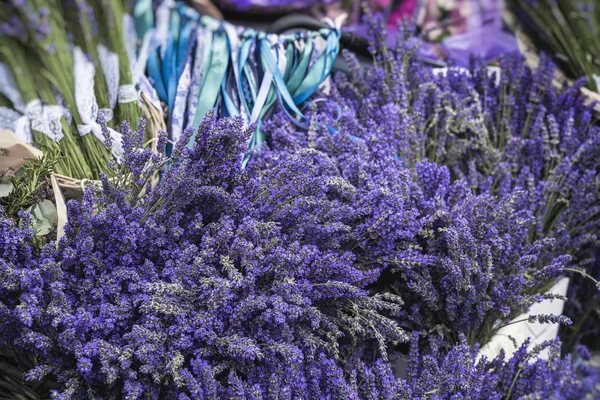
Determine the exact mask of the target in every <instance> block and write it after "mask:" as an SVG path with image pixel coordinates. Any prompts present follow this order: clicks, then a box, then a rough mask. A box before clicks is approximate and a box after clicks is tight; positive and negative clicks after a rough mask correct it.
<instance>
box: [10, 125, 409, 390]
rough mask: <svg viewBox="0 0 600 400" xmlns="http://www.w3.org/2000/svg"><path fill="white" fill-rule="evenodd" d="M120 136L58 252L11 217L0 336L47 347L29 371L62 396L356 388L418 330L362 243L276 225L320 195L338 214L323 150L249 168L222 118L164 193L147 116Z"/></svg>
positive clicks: (234, 131)
mask: <svg viewBox="0 0 600 400" xmlns="http://www.w3.org/2000/svg"><path fill="white" fill-rule="evenodd" d="M123 131H124V132H127V134H126V135H124V138H125V139H124V147H125V151H126V155H125V157H124V160H123V164H122V165H123V167H122V168H123V170H122V171H120V172H116V173H115V178H114V180H112V181H109V180H107V179H106V178H105V177H103V180H102V191H101V192H100V191H93V190H89V191H86V193H85V195H84V198H83V200H82V201H81V202H70V203H69V224H68V226H67V227H66V234H65V237H64V239H62V240H61V242H60V243H59V246H58V249H56V250H55V248H54V246H53V245H48V246H46V247H44V248H43V249H42V250H41V252H40V253H39V254H38V253H36V252H34V251H33V249H32V248H31V246H30V244H29V239H28V237H29V236H28V235H29V233H28V232H29V231H28V228H27V227H26V226H25V227H23V228H19V227H17V226H16V225H15V224H14V223H12V222H11V221H10V220H7V219H0V224H1V226H2V240H3V242H2V245H1V246H0V248H1V249H2V253H1V254H0V255H1V257H0V265H1V268H0V276H1V278H2V279H0V282H2V283H1V284H0V299H1V303H0V304H1V306H0V320H1V321H2V323H1V324H0V326H2V327H9V326H10V327H11V328H10V329H2V330H1V331H0V341H1V342H2V343H3V344H4V345H10V346H13V347H14V348H15V349H17V350H20V351H22V352H25V353H27V354H31V355H34V356H35V359H36V360H37V361H36V365H35V366H34V368H33V369H31V370H30V371H29V372H28V373H27V374H26V377H27V379H34V380H35V379H43V378H44V377H46V378H52V377H55V379H56V380H57V381H58V382H59V383H61V384H62V385H63V389H62V390H60V391H58V392H56V393H55V396H56V397H57V398H98V397H104V398H122V397H128V398H141V397H144V398H181V399H185V398H198V397H210V398H230V397H240V398H242V397H246V398H280V397H281V396H284V397H285V398H293V397H305V396H308V397H310V398H323V397H331V398H356V396H357V393H358V391H359V389H358V387H359V386H360V382H361V381H362V378H361V377H357V375H356V374H357V370H355V367H354V365H355V362H350V360H356V359H357V358H359V359H360V358H362V355H363V354H376V355H377V357H376V358H384V359H385V357H386V349H385V347H386V346H387V345H388V344H389V343H393V342H401V341H406V340H408V335H407V334H406V333H404V331H403V330H402V329H401V328H399V327H398V325H397V324H396V323H395V322H393V321H392V320H391V319H390V318H388V317H387V316H386V315H387V314H391V315H396V314H398V313H399V312H400V307H401V300H400V299H399V298H398V296H394V295H392V294H374V295H371V294H369V292H368V291H367V290H366V289H365V287H366V285H367V284H368V283H369V282H371V281H372V280H373V274H372V271H371V269H367V268H364V267H363V266H361V265H360V264H357V263H356V257H355V255H354V254H353V253H352V252H351V251H348V250H342V249H340V248H338V249H335V247H336V246H335V244H334V243H330V244H328V245H327V246H319V245H317V244H315V243H313V242H312V241H313V238H312V237H311V236H310V235H308V233H307V237H306V238H302V235H301V234H300V232H298V233H297V234H294V233H293V232H290V231H288V230H287V228H286V227H284V226H282V225H283V223H280V221H281V219H280V218H278V215H279V216H282V215H285V214H287V213H288V211H289V212H291V211H292V210H291V208H295V209H296V212H297V213H298V214H303V211H302V207H305V206H308V205H309V204H315V206H317V207H320V209H324V208H325V207H327V208H329V214H330V218H331V217H333V214H334V213H335V212H336V210H335V208H334V207H335V205H337V204H339V203H343V202H344V201H345V200H344V199H345V198H346V197H347V196H348V195H351V194H350V193H348V192H347V188H348V185H347V184H345V183H344V180H343V179H342V178H341V177H339V176H338V175H337V174H336V171H335V169H331V168H329V164H328V162H327V159H326V157H323V156H322V155H319V154H318V153H317V152H314V151H302V152H298V153H296V154H290V155H285V154H282V157H281V159H280V160H279V161H275V160H271V162H270V163H269V165H268V168H266V166H267V164H264V163H261V162H259V161H258V158H257V160H256V161H257V162H256V163H254V164H253V166H252V167H248V168H247V169H246V170H243V169H242V167H241V160H242V155H243V153H244V149H245V146H246V141H247V139H248V137H249V132H248V131H245V130H244V129H243V128H242V122H241V120H239V119H238V120H216V119H215V118H214V117H210V118H207V119H205V120H204V122H203V123H202V125H201V127H200V129H199V133H198V135H197V137H198V140H197V142H196V145H195V146H194V148H193V149H192V150H188V149H187V148H186V146H185V144H186V143H188V140H189V137H190V136H191V132H189V131H188V132H187V133H186V137H185V138H184V139H182V141H181V142H180V145H179V146H178V147H177V148H176V149H175V151H174V156H173V158H172V160H171V162H172V164H173V165H175V166H176V168H173V169H171V170H169V171H167V172H166V173H165V174H164V175H163V178H162V182H161V183H160V184H159V185H158V186H157V187H156V188H154V189H152V187H151V186H150V185H148V182H149V181H150V180H151V179H152V176H153V175H154V173H155V172H156V170H157V169H158V168H159V167H160V166H161V165H162V164H163V163H164V160H162V159H160V157H159V156H157V155H155V154H153V153H152V152H151V151H150V150H148V149H146V150H142V149H141V148H142V141H143V137H144V132H143V129H142V127H141V126H140V127H139V129H138V130H137V131H135V132H134V131H131V130H129V128H128V127H127V125H126V124H124V126H123ZM165 141H166V140H165V137H164V136H163V137H162V138H161V143H160V146H159V148H160V147H164V145H165ZM272 162H275V163H274V164H273V163H272ZM291 182H295V183H296V184H295V185H291V184H290V183H291ZM292 204H295V206H293V207H291V205H292ZM286 206H288V207H290V208H286ZM309 218H312V219H313V220H315V221H317V220H319V218H320V217H319V215H318V214H315V215H314V216H313V217H309V216H307V220H306V222H308V219H309ZM298 229H299V228H298ZM323 229H325V227H323ZM343 230H344V228H343V227H342V226H332V227H331V229H330V231H331V232H336V231H343ZM373 344H375V345H374V346H373ZM378 347H379V348H378ZM365 360H367V357H366V356H365ZM362 364H364V365H365V368H369V367H368V366H369V365H370V362H368V361H362ZM351 376H354V377H355V378H354V379H351V378H350V377H351ZM362 397H365V398H366V394H365V395H364V396H362Z"/></svg>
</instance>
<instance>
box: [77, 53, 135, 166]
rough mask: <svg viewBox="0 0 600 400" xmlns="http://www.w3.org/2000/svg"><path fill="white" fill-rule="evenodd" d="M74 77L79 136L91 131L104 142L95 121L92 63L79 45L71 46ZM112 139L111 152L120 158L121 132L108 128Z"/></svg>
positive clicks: (121, 151) (96, 109)
mask: <svg viewBox="0 0 600 400" xmlns="http://www.w3.org/2000/svg"><path fill="white" fill-rule="evenodd" d="M73 61H74V71H73V74H74V78H75V104H76V105H77V111H79V115H80V116H81V119H82V121H83V124H82V125H77V131H78V132H79V134H80V135H81V136H84V135H87V134H88V133H90V132H91V133H93V134H94V136H96V137H97V138H98V139H99V140H100V141H102V142H104V135H103V134H102V127H101V126H100V124H98V123H97V122H96V118H97V117H98V104H97V103H96V96H95V95H94V74H95V69H94V64H93V63H92V62H90V61H89V60H88V59H87V57H86V56H85V54H84V53H83V51H82V50H81V49H80V48H79V47H74V48H73ZM108 132H109V135H110V137H111V139H112V142H113V143H112V148H111V151H112V154H113V156H115V157H116V158H117V160H120V159H121V157H122V156H123V147H122V143H121V134H120V133H118V132H116V131H115V130H114V129H111V128H108Z"/></svg>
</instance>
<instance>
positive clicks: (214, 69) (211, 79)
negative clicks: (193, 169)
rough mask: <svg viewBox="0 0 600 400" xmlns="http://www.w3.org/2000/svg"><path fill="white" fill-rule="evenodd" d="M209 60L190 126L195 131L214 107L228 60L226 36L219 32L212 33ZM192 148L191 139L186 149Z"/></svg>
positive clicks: (205, 65) (206, 60) (204, 69)
mask: <svg viewBox="0 0 600 400" xmlns="http://www.w3.org/2000/svg"><path fill="white" fill-rule="evenodd" d="M211 50H212V51H211V53H210V57H209V59H205V61H204V68H203V71H202V74H203V77H202V84H201V86H200V88H201V89H200V97H199V100H198V106H197V108H196V112H195V114H194V122H193V123H192V126H193V128H194V129H197V128H198V126H200V121H201V120H202V118H204V116H205V115H206V114H207V113H208V112H209V111H210V110H211V109H213V108H214V107H215V104H216V102H217V97H218V95H219V90H220V89H221V83H222V82H223V77H224V76H225V71H226V70H227V65H228V59H229V45H228V43H227V35H226V33H225V32H224V31H223V30H221V31H217V32H214V34H213V40H212V49H211ZM192 146H193V138H192V139H191V140H190V143H188V147H190V148H191V147H192Z"/></svg>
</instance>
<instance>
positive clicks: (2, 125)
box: [0, 99, 63, 143]
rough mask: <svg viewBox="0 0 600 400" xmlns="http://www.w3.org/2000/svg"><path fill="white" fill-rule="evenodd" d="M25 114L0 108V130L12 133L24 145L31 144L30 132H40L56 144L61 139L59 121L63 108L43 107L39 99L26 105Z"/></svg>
mask: <svg viewBox="0 0 600 400" xmlns="http://www.w3.org/2000/svg"><path fill="white" fill-rule="evenodd" d="M24 109H25V114H21V113H20V112H18V111H15V110H12V109H10V108H7V107H0V129H8V130H10V131H13V132H14V133H15V135H17V136H18V137H19V138H20V139H21V140H23V141H24V142H26V143H32V142H33V135H32V130H35V131H38V132H41V133H43V134H45V135H46V136H48V137H49V138H50V139H51V140H53V141H55V142H58V141H60V140H61V139H62V138H63V132H62V125H61V123H60V119H61V118H62V117H63V107H61V106H58V105H52V106H44V105H42V102H41V101H40V100H39V99H35V100H32V101H30V102H29V103H27V104H26V105H25V107H24Z"/></svg>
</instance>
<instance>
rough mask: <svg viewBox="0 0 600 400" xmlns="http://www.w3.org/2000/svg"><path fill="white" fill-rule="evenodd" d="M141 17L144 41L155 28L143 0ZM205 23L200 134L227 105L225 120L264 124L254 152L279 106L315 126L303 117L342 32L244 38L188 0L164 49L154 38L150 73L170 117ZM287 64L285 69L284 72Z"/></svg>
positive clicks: (178, 9)
mask: <svg viewBox="0 0 600 400" xmlns="http://www.w3.org/2000/svg"><path fill="white" fill-rule="evenodd" d="M163 4H168V3H163ZM134 16H135V18H136V31H137V34H138V35H139V36H140V37H141V36H143V34H144V33H145V32H147V31H149V30H151V29H153V25H154V23H155V21H154V16H153V15H152V0H138V1H137V3H136V5H135V8H134ZM198 24H201V25H202V26H203V27H205V28H206V29H205V31H206V32H207V35H208V36H207V37H206V38H205V39H206V40H204V41H203V42H204V43H205V49H204V59H203V64H202V68H201V70H202V74H201V78H200V82H199V83H198V84H199V86H200V92H199V97H198V104H197V108H196V110H190V111H193V112H192V114H191V115H193V120H192V121H191V126H192V127H193V128H194V129H197V127H198V126H199V125H200V121H201V120H202V118H203V117H204V116H205V115H206V114H207V113H208V112H209V111H210V110H211V109H213V108H215V107H217V108H218V107H219V106H221V108H220V112H221V113H222V114H223V115H229V116H237V115H242V116H243V117H244V118H245V119H246V122H247V123H250V122H256V123H257V129H256V132H255V134H254V135H253V137H252V138H251V139H250V141H249V143H248V146H249V148H250V149H253V148H256V147H258V146H260V144H261V143H262V142H264V140H265V136H264V133H263V132H262V130H261V124H260V121H261V120H262V119H263V118H264V117H265V116H266V115H267V113H268V112H269V111H270V110H271V109H272V107H273V105H274V104H275V103H276V102H279V103H280V104H281V106H282V108H283V109H284V110H285V112H286V113H287V114H288V116H289V118H290V120H291V121H292V122H293V123H295V124H296V125H298V126H301V127H302V128H307V127H308V118H307V117H306V116H305V115H304V110H305V108H306V107H305V106H304V107H300V106H301V104H303V103H305V102H306V101H307V100H308V99H309V98H310V97H311V96H312V95H313V94H314V93H315V92H316V90H317V89H318V87H319V86H320V85H321V84H322V83H323V81H324V80H325V79H326V78H327V77H328V76H329V74H330V73H331V70H332V67H333V63H334V61H335V58H336V57H337V54H338V51H339V37H340V31H339V30H338V29H322V30H320V31H317V32H308V33H296V34H294V35H285V36H279V37H275V36H267V35H266V34H265V33H258V32H256V31H254V30H253V29H251V28H246V29H245V30H244V31H243V33H242V35H241V37H240V39H239V40H238V38H237V36H235V35H237V33H236V30H235V28H233V27H232V26H231V25H228V24H227V23H226V22H220V21H216V20H213V19H211V18H208V17H200V16H199V14H197V13H196V11H195V10H193V9H192V8H190V7H188V6H187V5H185V4H184V3H183V2H181V1H178V2H176V3H175V7H173V8H172V9H171V11H170V15H169V33H168V37H167V38H166V44H165V47H164V48H159V45H158V43H159V42H158V39H161V38H154V41H153V43H155V45H154V47H153V48H152V50H151V52H150V53H149V56H148V61H147V67H148V73H149V75H150V77H151V78H152V79H153V80H154V84H155V87H156V91H157V93H158V96H159V98H160V99H161V100H162V101H164V102H166V103H167V104H168V107H169V115H171V113H172V112H173V105H174V101H175V96H176V93H177V86H178V82H179V78H180V76H181V74H182V72H183V69H184V68H185V64H186V60H187V57H189V55H190V52H192V51H193V46H194V43H195V40H194V39H195V37H196V35H195V28H196V26H197V25H198ZM318 37H321V38H324V39H325V46H324V49H323V50H322V51H320V49H318V48H317V46H316V43H315V40H317V38H318ZM270 40H271V41H272V42H273V44H272V43H271V42H270ZM275 41H276V43H275ZM295 41H304V46H303V48H302V50H300V49H299V48H297V47H296V45H295ZM274 46H276V47H274ZM238 50H239V51H238ZM317 52H319V53H320V54H317ZM161 54H163V56H162V57H161ZM192 54H194V53H193V52H192ZM282 58H284V59H285V62H286V64H285V68H282V69H281V70H280V65H282V64H281V62H282V61H284V60H283V59H282ZM317 101H320V100H319V99H318V100H317ZM330 131H332V129H330ZM191 144H192V142H190V144H189V146H191Z"/></svg>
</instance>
